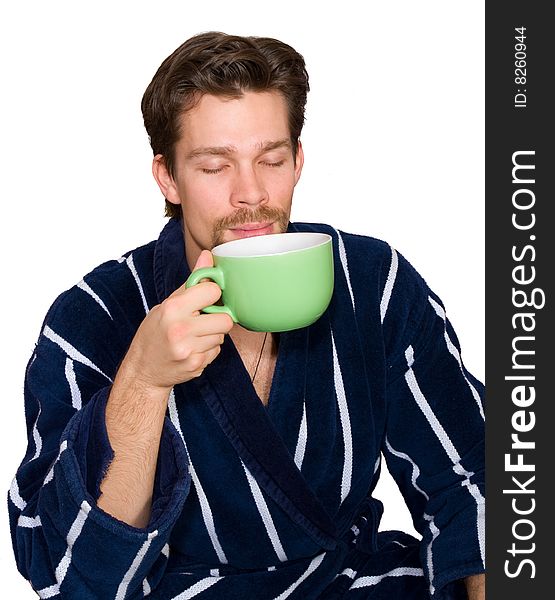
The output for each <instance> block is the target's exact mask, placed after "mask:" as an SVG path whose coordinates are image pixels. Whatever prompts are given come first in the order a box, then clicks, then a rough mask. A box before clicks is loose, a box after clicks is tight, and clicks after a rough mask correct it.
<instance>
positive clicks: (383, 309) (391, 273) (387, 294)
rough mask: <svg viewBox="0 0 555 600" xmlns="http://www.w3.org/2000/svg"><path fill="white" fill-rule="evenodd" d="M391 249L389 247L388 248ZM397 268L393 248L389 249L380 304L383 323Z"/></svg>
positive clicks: (395, 254) (397, 261)
mask: <svg viewBox="0 0 555 600" xmlns="http://www.w3.org/2000/svg"><path fill="white" fill-rule="evenodd" d="M390 248H391V246H390ZM398 266H399V257H398V256H397V252H396V251H395V249H394V248H391V264H390V265H389V273H388V274H387V280H386V282H385V286H384V289H383V294H382V300H381V302H380V317H381V320H382V323H383V320H384V319H385V315H386V313H387V307H388V306H389V300H390V298H391V292H392V291H393V286H394V285H395V278H396V277H397V268H398Z"/></svg>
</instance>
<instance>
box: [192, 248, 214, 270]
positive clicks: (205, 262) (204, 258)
mask: <svg viewBox="0 0 555 600" xmlns="http://www.w3.org/2000/svg"><path fill="white" fill-rule="evenodd" d="M213 266H214V259H213V258H212V253H211V252H210V250H203V251H202V252H201V253H200V255H199V257H198V258H197V262H196V263H195V266H194V267H193V271H196V270H197V269H201V268H202V267H213Z"/></svg>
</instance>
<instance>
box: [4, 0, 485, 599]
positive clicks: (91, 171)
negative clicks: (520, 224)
mask: <svg viewBox="0 0 555 600" xmlns="http://www.w3.org/2000/svg"><path fill="white" fill-rule="evenodd" d="M308 5H310V6H308ZM363 7H364V10H362V9H363ZM2 12H3V14H2V18H1V23H0V51H1V52H0V56H1V58H0V60H1V73H2V83H1V90H2V91H1V94H0V119H1V142H0V152H1V161H0V165H1V167H2V177H1V178H0V194H1V199H2V213H1V214H2V218H1V228H2V235H1V237H0V243H1V254H0V256H1V260H2V264H1V268H2V271H1V273H2V284H1V285H2V292H1V294H0V301H1V309H0V317H1V319H2V322H1V326H2V329H1V330H2V333H3V340H2V342H3V343H2V345H1V353H2V355H1V360H0V364H1V368H2V392H3V402H2V404H1V410H2V414H1V419H0V427H1V436H0V440H1V444H2V448H1V451H2V454H1V456H2V459H1V461H0V468H1V471H0V484H1V486H2V487H3V489H4V490H5V492H6V493H7V491H8V489H9V487H10V483H11V480H12V478H13V475H14V473H15V470H16V469H17V467H18V465H19V463H20V461H21V459H22V458H23V455H24V452H25V446H26V429H25V421H24V409H23V377H24V370H25V366H26V363H27V360H28V359H29V357H30V356H31V353H32V351H33V346H34V343H35V341H36V339H37V337H38V334H39V332H40V328H41V323H42V319H43V317H44V315H45V313H46V310H47V309H48V307H49V306H50V304H51V303H52V301H53V300H54V299H55V297H56V296H57V295H58V294H59V293H60V292H61V291H63V290H64V289H66V288H68V287H70V286H71V285H73V284H74V283H76V282H78V281H79V280H80V279H81V277H82V276H83V275H84V274H85V273H87V272H88V271H89V270H91V269H92V268H94V267H95V266H96V265H97V264H99V263H101V262H103V261H105V260H108V259H111V258H116V257H119V256H120V255H121V254H122V253H123V252H125V251H127V250H130V249H133V248H135V247H136V246H139V245H141V244H143V243H145V242H147V241H150V240H151V239H154V238H155V237H156V236H157V235H158V232H159V230H160V229H161V228H162V226H163V224H164V222H165V219H164V218H163V198H162V197H161V195H160V192H159V190H158V188H157V187H156V185H155V183H154V180H153V179H152V176H151V174H150V161H151V158H152V155H151V151H150V147H149V145H148V141H147V137H146V133H145V131H144V128H143V125H142V117H141V113H140V100H141V96H142V94H143V92H144V89H145V88H146V86H147V85H148V83H149V81H150V79H151V77H152V75H153V74H154V72H155V70H156V69H157V67H158V66H159V64H160V63H161V62H162V60H163V59H164V58H165V57H166V56H167V55H168V54H170V52H172V51H173V50H174V49H175V48H176V47H177V46H178V45H180V44H181V43H182V42H183V41H184V40H185V39H186V38H187V37H189V36H191V35H193V34H195V33H198V32H200V31H207V30H220V31H225V32H227V33H235V34H242V35H263V36H271V37H277V38H280V39H282V40H283V41H285V42H287V43H289V44H291V45H292V46H294V47H295V48H296V49H297V50H298V51H299V52H300V53H301V54H303V56H304V57H305V60H306V63H307V68H308V71H309V74H310V84H311V91H310V93H309V98H308V108H307V119H306V125H305V128H304V130H303V135H302V141H303V145H304V150H305V157H306V162H305V167H304V172H303V175H302V177H301V181H300V183H299V185H298V186H297V189H296V193H295V199H294V203H293V213H292V219H293V220H306V221H316V222H327V223H330V224H332V225H334V226H335V227H337V228H340V229H342V230H344V231H349V232H355V233H361V234H368V235H373V236H375V237H379V238H382V239H385V240H387V241H388V242H390V243H391V244H392V245H393V246H394V247H396V248H397V250H398V251H400V252H401V253H402V254H404V255H405V257H406V258H408V259H409V261H410V262H411V263H412V264H413V265H414V266H415V267H416V268H417V270H419V271H420V273H421V274H422V275H423V276H424V277H425V279H426V280H427V281H428V283H429V285H430V286H431V287H432V289H434V291H435V292H436V293H437V294H439V296H440V297H441V298H442V300H443V301H444V303H445V305H446V307H447V315H448V317H449V318H450V319H451V322H452V323H453V325H454V327H455V330H456V331H457V333H458V337H459V340H460V342H461V344H462V349H463V352H462V359H463V362H464V363H465V364H466V366H467V367H468V368H469V369H470V370H471V372H473V373H474V374H475V375H476V376H477V377H478V378H480V379H481V380H484V3H483V2H476V1H474V2H473V1H470V2H466V3H456V2H446V1H445V0H423V1H422V2H413V1H412V0H407V1H390V2H377V1H366V2H354V1H353V2H349V1H343V2H341V3H336V2H333V3H327V2H320V3H315V2H314V3H312V2H311V3H308V2H305V3H302V2H300V1H299V0H294V1H289V0H280V1H279V2H270V3H267V2H260V1H238V2H231V1H229V0H228V1H221V0H210V1H207V2H201V1H200V0H197V2H185V1H181V2H178V1H171V0H166V1H164V0H157V1H156V2H152V1H149V2H144V1H136V2H133V3H131V2H129V3H126V2H114V1H113V0H112V1H111V2H108V1H105V0H97V1H96V2H94V3H89V4H85V3H77V2H69V1H54V0H52V1H50V2H39V1H31V2H17V3H16V2H11V3H10V4H9V8H7V9H6V8H5V9H4V10H3V11H2ZM383 479H384V481H383V482H381V483H380V485H379V486H378V489H377V491H376V496H377V497H379V498H380V499H382V501H384V503H385V506H386V509H385V515H384V519H383V522H382V528H395V529H404V530H407V531H409V532H413V529H412V524H411V522H410V517H409V516H408V513H407V511H406V509H405V508H404V505H403V504H402V501H400V499H399V494H398V492H397V490H396V487H395V484H393V483H392V482H391V479H390V477H388V474H387V472H385V473H384V477H383ZM107 550H108V549H107ZM0 568H1V569H2V589H3V590H4V591H3V594H4V593H5V592H6V590H10V592H9V597H10V598H16V597H17V598H32V597H35V595H34V594H33V593H32V592H31V591H30V588H29V586H28V584H27V583H26V582H25V581H24V579H23V578H22V577H21V576H20V575H19V574H18V573H17V571H16V567H15V562H14V559H13V554H12V550H11V544H10V538H9V531H8V520H7V514H6V508H5V503H3V505H2V510H1V514H0Z"/></svg>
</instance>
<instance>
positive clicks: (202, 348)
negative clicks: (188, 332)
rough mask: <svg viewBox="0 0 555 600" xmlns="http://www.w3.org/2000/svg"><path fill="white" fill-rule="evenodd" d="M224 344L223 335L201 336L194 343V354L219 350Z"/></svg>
mask: <svg viewBox="0 0 555 600" xmlns="http://www.w3.org/2000/svg"><path fill="white" fill-rule="evenodd" d="M223 343H224V334H223V333H217V334H212V335H202V336H200V337H198V338H197V339H196V341H195V352H208V351H210V350H213V349H215V348H219V347H220V346H221V345H222V344H223Z"/></svg>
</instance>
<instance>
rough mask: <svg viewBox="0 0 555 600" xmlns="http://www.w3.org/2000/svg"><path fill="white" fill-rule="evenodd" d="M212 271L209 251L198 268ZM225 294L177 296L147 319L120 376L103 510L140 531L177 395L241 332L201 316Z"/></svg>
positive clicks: (222, 317)
mask: <svg viewBox="0 0 555 600" xmlns="http://www.w3.org/2000/svg"><path fill="white" fill-rule="evenodd" d="M205 266H212V255H211V254H210V252H208V251H207V250H204V251H203V252H202V253H201V255H200V256H199V258H198V260H197V263H196V265H195V269H198V268H200V267H205ZM220 295H221V291H220V288H219V287H218V286H217V285H216V284H215V283H212V282H201V283H199V284H198V285H195V286H193V287H191V288H189V289H186V288H185V286H184V285H183V286H182V287H180V288H179V289H177V290H176V291H175V292H174V293H173V294H172V295H171V296H169V298H167V299H166V300H164V302H162V303H161V304H159V305H158V306H155V307H154V308H153V309H152V310H151V311H150V312H149V313H148V315H147V316H146V317H145V319H144V320H143V322H142V323H141V326H140V327H139V329H138V330H137V333H136V334H135V337H134V338H133V341H132V342H131V345H130V347H129V350H128V352H127V354H126V356H125V358H124V360H123V362H122V363H121V366H120V368H119V369H118V372H117V374H116V378H115V380H114V384H113V386H112V390H111V392H110V397H109V398H108V403H107V405H106V430H107V432H108V437H109V439H110V444H111V446H112V448H113V450H114V460H113V461H112V462H111V463H110V467H109V468H108V472H107V473H106V477H105V478H104V480H103V481H102V483H101V486H100V489H101V492H102V493H101V496H100V498H99V499H98V506H99V507H100V508H101V509H102V510H104V511H106V512H107V513H109V514H111V515H112V516H114V517H116V518H117V519H120V520H121V521H124V522H126V523H129V524H130V525H133V526H135V527H146V525H147V524H148V522H149V519H150V512H151V505H152V492H153V487H154V478H155V474H156V464H157V460H158V451H159V447H160V437H161V435H162V428H163V424H164V418H165V414H166V408H167V404H168V396H169V393H170V391H171V388H172V387H173V386H174V385H175V384H177V383H182V382H185V381H189V380H191V379H193V378H194V377H198V376H199V375H200V374H201V373H202V371H203V370H204V369H205V368H206V366H207V365H208V364H210V363H211V362H212V361H213V360H214V359H215V358H216V356H218V354H219V352H220V347H221V345H222V343H223V341H224V336H225V334H226V333H229V331H230V330H231V328H232V327H233V320H232V319H231V317H229V316H228V315H226V314H219V315H216V314H214V315H212V314H203V313H201V312H200V311H201V309H202V308H204V307H205V306H208V305H210V304H213V303H214V302H216V300H218V298H219V297H220Z"/></svg>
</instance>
